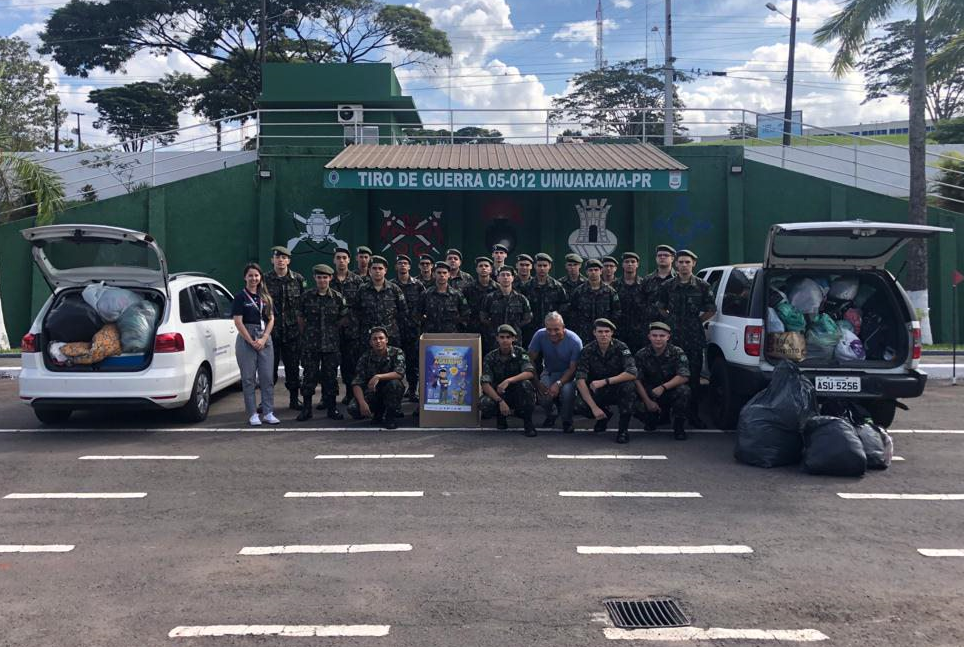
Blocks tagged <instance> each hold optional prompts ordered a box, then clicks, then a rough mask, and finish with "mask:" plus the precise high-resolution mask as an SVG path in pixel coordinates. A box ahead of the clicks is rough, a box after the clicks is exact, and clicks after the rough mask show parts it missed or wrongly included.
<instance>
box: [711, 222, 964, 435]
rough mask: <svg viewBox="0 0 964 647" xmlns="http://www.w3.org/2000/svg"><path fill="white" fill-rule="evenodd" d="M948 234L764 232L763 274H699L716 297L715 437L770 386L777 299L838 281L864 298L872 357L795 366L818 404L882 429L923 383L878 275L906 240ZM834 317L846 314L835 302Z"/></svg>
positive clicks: (876, 228) (914, 331)
mask: <svg viewBox="0 0 964 647" xmlns="http://www.w3.org/2000/svg"><path fill="white" fill-rule="evenodd" d="M950 231H952V230H950V229H944V228H940V227H927V226H922V225H904V224H896V223H883V222H867V221H863V220H852V221H842V222H805V223H792V224H782V225H773V226H772V227H771V228H770V232H769V236H768V237H767V249H766V252H765V254H764V261H763V263H762V264H755V265H723V266H719V267H707V268H704V269H702V270H700V271H699V272H698V276H699V277H700V278H702V279H704V280H705V281H707V282H708V283H709V284H710V286H711V287H712V288H713V290H714V294H715V295H716V297H715V298H716V307H717V312H716V315H714V316H713V318H712V319H710V320H709V321H708V322H706V324H705V327H706V330H707V341H708V343H707V349H706V365H707V367H708V369H709V373H710V393H711V411H712V415H713V419H714V423H715V424H716V425H717V426H719V427H720V428H721V429H732V428H733V427H735V426H736V422H737V418H738V416H739V413H740V409H741V408H742V407H743V405H744V404H745V403H746V402H747V400H749V399H750V398H751V397H752V396H753V395H754V394H756V393H757V392H759V391H761V390H762V389H763V388H765V387H766V385H767V384H768V383H769V381H770V376H771V374H772V372H773V368H774V366H775V364H777V363H778V362H779V361H780V358H779V357H778V356H771V357H768V352H769V351H768V349H767V346H766V342H767V333H768V330H767V326H768V325H770V324H769V323H768V321H773V318H772V316H771V317H770V318H768V316H767V312H768V310H767V309H768V308H769V307H771V306H775V305H776V304H775V301H780V300H782V297H783V296H785V292H784V291H783V290H785V289H786V287H787V286H793V285H794V284H795V283H796V282H799V281H804V280H806V281H811V285H813V284H818V283H820V284H823V285H828V284H830V283H831V282H832V281H836V280H840V279H845V280H849V281H850V282H851V285H855V284H859V285H860V286H861V289H862V290H865V292H864V294H865V295H870V296H868V297H867V299H866V302H864V301H860V299H858V302H859V303H860V308H861V309H862V310H860V311H859V312H862V316H863V317H864V321H867V318H868V313H873V317H874V326H875V330H877V331H878V332H877V333H875V335H874V338H873V342H869V341H868V346H869V345H870V344H871V343H872V344H873V347H872V349H871V348H869V349H868V351H871V350H872V351H873V352H868V354H867V356H866V357H865V358H864V359H859V360H858V359H853V358H851V359H847V360H841V359H840V358H839V355H837V354H833V353H831V354H830V356H827V355H823V356H819V357H808V358H806V359H803V361H801V362H799V366H800V368H801V369H803V373H804V375H806V376H807V378H808V379H810V380H811V381H813V382H814V385H815V386H816V389H817V395H818V398H820V399H822V400H826V399H833V398H848V399H849V398H853V399H856V400H859V401H860V403H861V404H862V405H863V406H864V408H866V409H867V410H868V412H869V413H870V414H871V415H872V416H873V418H874V420H875V422H877V423H878V424H880V425H882V426H889V425H890V424H891V423H892V422H893V420H894V414H895V410H896V407H897V406H898V403H897V400H898V398H913V397H917V396H919V395H921V393H923V391H924V385H925V383H926V381H927V375H926V374H925V373H923V372H921V371H919V370H917V367H918V364H919V360H920V353H921V345H920V323H919V322H918V321H917V320H916V316H915V313H914V309H913V307H912V306H911V303H910V300H909V299H908V298H907V294H906V293H905V292H904V290H903V288H901V286H900V284H899V283H898V282H897V280H896V279H895V278H894V276H893V275H892V274H890V272H888V271H887V270H886V269H885V265H886V263H887V262H888V261H889V260H890V259H891V258H892V257H893V256H894V254H896V253H897V252H898V251H899V250H900V248H901V247H903V246H904V245H905V244H906V243H907V242H908V240H909V239H911V238H929V237H932V236H935V235H936V234H938V233H941V232H950ZM862 296H863V295H862ZM826 307H827V306H826V304H825V305H824V308H825V309H826ZM839 307H840V308H852V307H853V304H852V303H849V302H848V301H846V300H844V301H842V302H841V303H840V306H839ZM770 332H773V331H770ZM858 332H859V331H858Z"/></svg>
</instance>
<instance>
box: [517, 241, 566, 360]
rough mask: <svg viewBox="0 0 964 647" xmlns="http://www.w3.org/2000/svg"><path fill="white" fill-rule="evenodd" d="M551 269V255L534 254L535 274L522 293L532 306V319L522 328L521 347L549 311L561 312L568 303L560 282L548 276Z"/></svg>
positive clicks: (524, 345) (525, 344) (541, 323)
mask: <svg viewBox="0 0 964 647" xmlns="http://www.w3.org/2000/svg"><path fill="white" fill-rule="evenodd" d="M551 271H552V257H551V256H549V255H548V254H545V253H541V252H540V253H539V254H536V276H535V278H534V279H533V280H532V282H531V283H529V287H528V288H527V289H526V290H525V291H524V292H523V295H524V296H525V297H526V298H527V299H529V306H530V307H531V308H532V321H531V322H530V323H529V324H527V325H526V326H525V327H524V328H523V329H522V342H521V343H522V347H523V348H528V347H529V342H531V341H532V336H533V335H534V334H536V331H537V330H539V328H541V327H542V325H543V323H544V322H545V319H546V315H547V314H549V313H550V312H562V311H563V310H565V309H566V306H567V305H568V304H569V295H568V294H567V293H566V289H565V288H564V287H562V283H560V282H559V281H557V280H556V279H554V278H552V277H551V276H549V273H550V272H551Z"/></svg>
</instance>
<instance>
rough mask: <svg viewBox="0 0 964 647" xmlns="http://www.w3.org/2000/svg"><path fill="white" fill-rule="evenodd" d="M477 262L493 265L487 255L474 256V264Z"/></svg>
mask: <svg viewBox="0 0 964 647" xmlns="http://www.w3.org/2000/svg"><path fill="white" fill-rule="evenodd" d="M479 263H488V264H489V265H495V263H494V262H493V261H492V259H491V258H489V257H488V256H476V257H475V264H476V265H478V264H479Z"/></svg>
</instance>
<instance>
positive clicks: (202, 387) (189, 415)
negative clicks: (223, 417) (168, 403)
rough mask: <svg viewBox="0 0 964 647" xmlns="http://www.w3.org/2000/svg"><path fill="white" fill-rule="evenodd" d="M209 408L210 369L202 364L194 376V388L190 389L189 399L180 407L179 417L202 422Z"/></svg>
mask: <svg viewBox="0 0 964 647" xmlns="http://www.w3.org/2000/svg"><path fill="white" fill-rule="evenodd" d="M210 408H211V371H210V370H208V369H207V368H206V367H204V366H202V367H201V368H199V369H198V371H197V375H195V376H194V388H193V389H191V399H190V400H188V402H187V404H185V405H184V407H183V408H182V409H181V418H182V419H183V420H184V421H185V422H203V421H204V419H205V418H207V417H208V410H209V409H210Z"/></svg>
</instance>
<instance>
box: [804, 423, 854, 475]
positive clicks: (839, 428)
mask: <svg viewBox="0 0 964 647" xmlns="http://www.w3.org/2000/svg"><path fill="white" fill-rule="evenodd" d="M803 437H804V445H805V446H804V450H803V467H804V469H805V470H807V471H808V472H810V473H811V474H826V475H828V476H863V475H864V472H866V471H867V454H866V453H865V452H864V445H863V443H862V442H861V441H860V438H859V437H858V436H857V430H856V429H854V426H853V425H852V424H850V423H849V422H848V421H846V420H844V419H843V418H838V417H836V416H814V417H813V418H810V420H808V421H807V424H806V425H804V428H803Z"/></svg>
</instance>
